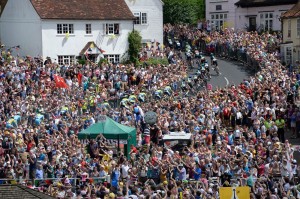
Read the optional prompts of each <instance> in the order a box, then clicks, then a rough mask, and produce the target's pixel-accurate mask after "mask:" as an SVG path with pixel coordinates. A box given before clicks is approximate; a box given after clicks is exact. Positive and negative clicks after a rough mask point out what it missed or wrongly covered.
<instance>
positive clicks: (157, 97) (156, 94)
mask: <svg viewBox="0 0 300 199" xmlns="http://www.w3.org/2000/svg"><path fill="white" fill-rule="evenodd" d="M162 95H163V91H162V90H160V89H159V90H156V91H155V92H154V97H155V99H161V97H162Z"/></svg>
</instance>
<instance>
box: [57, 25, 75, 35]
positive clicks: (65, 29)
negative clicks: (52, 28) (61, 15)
mask: <svg viewBox="0 0 300 199" xmlns="http://www.w3.org/2000/svg"><path fill="white" fill-rule="evenodd" d="M67 33H68V34H74V24H67V23H58V24H56V34H58V35H65V34H67Z"/></svg>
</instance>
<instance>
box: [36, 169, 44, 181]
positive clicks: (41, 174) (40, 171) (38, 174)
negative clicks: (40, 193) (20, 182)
mask: <svg viewBox="0 0 300 199" xmlns="http://www.w3.org/2000/svg"><path fill="white" fill-rule="evenodd" d="M35 178H37V179H43V178H44V172H43V169H37V170H36V171H35Z"/></svg>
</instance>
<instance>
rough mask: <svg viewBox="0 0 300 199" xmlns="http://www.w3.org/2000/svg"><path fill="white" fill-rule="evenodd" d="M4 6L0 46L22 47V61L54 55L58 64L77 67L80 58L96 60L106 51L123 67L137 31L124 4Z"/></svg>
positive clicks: (89, 0) (40, 0)
mask: <svg viewBox="0 0 300 199" xmlns="http://www.w3.org/2000/svg"><path fill="white" fill-rule="evenodd" d="M1 2H2V4H0V5H1V6H2V8H0V10H3V11H2V13H0V14H1V15H0V16H1V18H0V41H1V42H2V43H3V44H5V45H6V46H16V45H20V46H21V49H20V50H19V52H18V53H19V54H20V56H25V55H31V56H42V57H43V58H46V57H48V56H49V57H50V58H51V59H52V60H53V61H54V60H56V62H58V63H59V64H63V63H66V64H69V63H71V62H74V60H75V58H76V57H77V56H79V55H82V56H87V57H88V58H89V59H90V60H93V61H97V60H99V57H100V56H99V55H100V54H101V52H102V53H103V54H104V56H105V57H108V58H109V60H110V61H111V62H119V61H120V60H121V57H122V56H123V55H124V53H125V52H126V50H127V48H128V41H127V38H128V34H129V32H131V31H132V30H133V28H134V27H133V20H134V16H133V14H132V12H131V11H130V9H129V8H128V6H127V4H126V3H125V1H124V0H84V1H82V2H81V1H80V3H79V2H77V3H76V2H74V3H73V4H70V3H69V2H70V1H68V0H60V1H56V0H9V1H7V3H6V5H5V3H3V2H4V1H1ZM3 7H4V8H3ZM101 49H102V50H103V51H102V50H101Z"/></svg>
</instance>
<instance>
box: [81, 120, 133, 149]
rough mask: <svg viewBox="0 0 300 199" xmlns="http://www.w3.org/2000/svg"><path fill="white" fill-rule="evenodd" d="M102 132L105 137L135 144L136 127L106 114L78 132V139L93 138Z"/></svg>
mask: <svg viewBox="0 0 300 199" xmlns="http://www.w3.org/2000/svg"><path fill="white" fill-rule="evenodd" d="M99 134H103V136H104V137H105V138H106V139H120V140H128V143H131V144H134V145H135V144H136V129H135V128H133V127H129V126H125V125H122V124H119V123H117V122H115V121H114V120H113V119H111V118H109V117H107V116H100V120H99V122H97V123H95V124H93V125H91V126H90V127H89V128H87V129H85V130H83V131H81V132H80V133H79V134H78V138H79V139H95V138H96V137H97V136H98V135H99Z"/></svg>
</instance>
